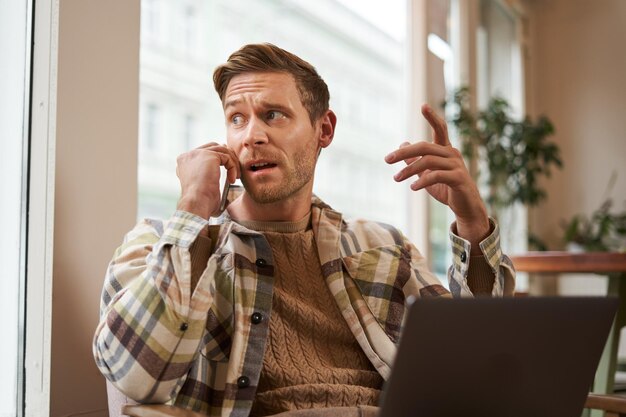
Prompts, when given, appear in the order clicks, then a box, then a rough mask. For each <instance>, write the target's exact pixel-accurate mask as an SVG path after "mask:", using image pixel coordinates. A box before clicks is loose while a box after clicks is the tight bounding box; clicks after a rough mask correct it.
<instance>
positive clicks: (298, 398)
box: [241, 216, 383, 417]
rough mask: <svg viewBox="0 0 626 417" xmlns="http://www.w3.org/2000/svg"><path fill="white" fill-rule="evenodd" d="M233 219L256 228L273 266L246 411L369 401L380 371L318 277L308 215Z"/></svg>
mask: <svg viewBox="0 0 626 417" xmlns="http://www.w3.org/2000/svg"><path fill="white" fill-rule="evenodd" d="M241 223H242V224H243V225H244V226H246V227H248V228H253V229H255V230H258V231H262V232H263V233H264V235H265V237H266V238H267V240H268V242H269V244H270V246H271V247H272V253H273V255H274V263H275V267H276V270H277V273H276V276H275V284H274V297H273V306H272V315H271V318H270V334H269V338H268V343H267V346H266V350H265V355H264V357H263V370H262V371H261V377H260V381H259V386H258V389H257V395H256V398H255V402H254V405H253V407H252V412H251V414H250V415H251V416H254V417H258V416H268V415H272V414H277V413H281V412H285V411H290V410H299V409H311V408H327V407H347V406H355V405H376V404H377V403H378V398H379V394H380V389H381V387H382V383H383V379H382V377H381V376H380V375H379V374H378V373H377V372H376V370H375V369H374V367H373V366H372V365H371V363H370V362H369V360H368V359H367V357H366V356H365V354H364V353H363V351H362V349H361V348H360V346H359V345H358V343H357V342H356V340H355V338H354V336H353V335H352V333H351V332H350V329H349V328H348V325H347V323H346V322H345V320H344V318H343V316H342V315H341V312H340V311H339V308H338V307H337V303H336V302H335V300H334V299H333V297H332V295H331V293H330V290H329V289H328V287H327V286H326V283H325V282H324V279H323V276H322V271H321V267H320V261H319V259H318V256H317V249H316V246H315V240H314V237H313V231H312V230H311V229H310V227H307V226H308V225H309V218H308V216H307V217H306V218H305V219H303V220H301V221H299V222H293V223H273V222H241Z"/></svg>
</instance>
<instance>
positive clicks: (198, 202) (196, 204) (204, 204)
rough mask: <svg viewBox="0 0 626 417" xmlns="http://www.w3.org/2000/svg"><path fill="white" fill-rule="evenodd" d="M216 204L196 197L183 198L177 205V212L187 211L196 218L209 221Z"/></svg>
mask: <svg viewBox="0 0 626 417" xmlns="http://www.w3.org/2000/svg"><path fill="white" fill-rule="evenodd" d="M213 206H214V204H212V203H211V202H210V201H208V200H206V199H198V198H194V197H181V198H180V200H178V204H177V205H176V210H181V211H186V212H187V213H191V214H195V215H196V216H199V217H202V218H203V219H208V218H209V217H211V213H213V210H214V207H213Z"/></svg>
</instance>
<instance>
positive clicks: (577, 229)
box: [561, 173, 626, 252]
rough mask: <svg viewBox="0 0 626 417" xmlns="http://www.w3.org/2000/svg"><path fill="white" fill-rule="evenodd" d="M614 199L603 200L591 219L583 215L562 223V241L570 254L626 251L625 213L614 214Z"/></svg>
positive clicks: (625, 211) (614, 178) (613, 180)
mask: <svg viewBox="0 0 626 417" xmlns="http://www.w3.org/2000/svg"><path fill="white" fill-rule="evenodd" d="M616 178H617V175H616V174H615V173H614V174H613V176H612V177H611V180H610V181H609V186H608V187H607V193H606V194H607V195H608V194H609V191H610V190H611V189H612V188H613V185H614V184H615V180H616ZM612 206H613V200H612V199H611V198H608V197H607V198H606V199H605V200H604V202H603V203H602V204H600V207H598V208H597V209H596V210H595V211H594V212H593V213H591V216H589V217H587V216H585V215H582V214H577V215H575V216H573V217H572V218H571V219H570V220H569V221H567V222H566V221H563V222H562V223H561V227H562V228H563V240H564V241H565V243H566V245H567V246H568V248H569V249H570V250H572V251H587V252H607V251H619V252H624V251H626V210H622V211H621V212H619V213H613V212H612V211H611V208H612Z"/></svg>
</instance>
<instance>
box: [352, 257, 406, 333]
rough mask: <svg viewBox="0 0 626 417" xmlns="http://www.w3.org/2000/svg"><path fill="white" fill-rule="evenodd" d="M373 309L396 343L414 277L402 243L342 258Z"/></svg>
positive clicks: (381, 324)
mask: <svg viewBox="0 0 626 417" xmlns="http://www.w3.org/2000/svg"><path fill="white" fill-rule="evenodd" d="M342 261H343V266H344V269H345V271H346V272H347V273H348V275H349V276H350V278H352V280H353V281H354V283H355V284H356V286H357V287H358V289H359V291H360V292H361V295H362V296H363V299H364V301H365V303H366V304H367V306H368V307H369V309H370V311H371V312H372V314H373V315H374V317H375V318H376V320H377V321H378V323H379V324H380V326H381V327H382V328H383V330H384V331H385V333H386V334H387V335H388V336H389V338H390V339H391V340H392V341H393V342H394V343H396V342H397V341H398V339H399V337H400V333H401V331H402V323H403V321H404V314H405V310H406V307H405V304H406V294H405V292H404V287H405V284H406V283H407V281H408V280H409V278H410V277H411V263H410V256H409V254H408V253H407V252H406V250H405V249H404V248H402V247H401V246H399V245H389V246H382V247H378V248H375V249H370V250H367V251H364V252H359V253H356V254H354V255H351V256H347V257H345V258H343V259H342Z"/></svg>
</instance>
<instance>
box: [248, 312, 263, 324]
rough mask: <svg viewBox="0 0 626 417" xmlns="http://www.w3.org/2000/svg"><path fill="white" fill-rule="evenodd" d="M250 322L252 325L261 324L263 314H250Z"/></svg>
mask: <svg viewBox="0 0 626 417" xmlns="http://www.w3.org/2000/svg"><path fill="white" fill-rule="evenodd" d="M250 321H251V322H252V324H259V323H261V322H262V321H263V314H261V313H257V312H254V313H252V315H251V316H250Z"/></svg>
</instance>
